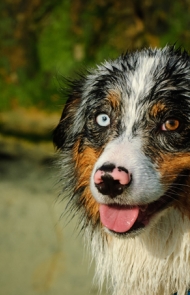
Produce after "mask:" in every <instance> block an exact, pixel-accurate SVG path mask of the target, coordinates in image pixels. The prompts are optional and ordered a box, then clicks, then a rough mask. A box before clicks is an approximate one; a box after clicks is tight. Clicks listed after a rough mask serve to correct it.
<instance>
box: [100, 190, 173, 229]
mask: <svg viewBox="0 0 190 295" xmlns="http://www.w3.org/2000/svg"><path fill="white" fill-rule="evenodd" d="M173 200H174V199H173V198H172V197H171V196H162V197H161V198H160V199H159V200H157V201H154V202H152V203H149V204H146V205H136V206H130V205H116V204H112V205H110V204H109V205H108V204H100V207H99V211H100V220H101V222H102V224H103V225H104V226H105V227H106V228H107V229H109V230H110V231H112V232H114V233H117V234H127V233H131V232H133V231H137V230H140V229H142V228H144V227H146V226H147V225H148V224H149V222H150V220H151V219H152V218H153V217H154V216H155V215H156V214H157V213H158V212H160V211H162V210H164V209H165V208H167V207H168V206H169V204H170V203H171V202H172V201H173Z"/></svg>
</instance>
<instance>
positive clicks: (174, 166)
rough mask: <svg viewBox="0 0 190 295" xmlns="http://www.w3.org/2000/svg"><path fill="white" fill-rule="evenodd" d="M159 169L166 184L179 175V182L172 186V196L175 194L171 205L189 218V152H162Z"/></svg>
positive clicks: (173, 180) (172, 181) (173, 181)
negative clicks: (174, 199)
mask: <svg viewBox="0 0 190 295" xmlns="http://www.w3.org/2000/svg"><path fill="white" fill-rule="evenodd" d="M159 171H160V173H161V175H162V182H163V183H164V184H165V185H166V186H168V184H170V183H175V181H176V179H177V177H179V179H180V181H179V183H178V181H177V182H176V184H175V185H174V187H173V197H174V198H175V195H176V201H175V202H174V203H173V206H174V207H175V208H178V209H179V210H180V211H181V212H182V213H183V214H185V215H186V216H188V218H190V197H189V196H190V186H189V183H190V153H182V152H181V153H177V154H170V153H168V154H162V161H161V163H160V164H159Z"/></svg>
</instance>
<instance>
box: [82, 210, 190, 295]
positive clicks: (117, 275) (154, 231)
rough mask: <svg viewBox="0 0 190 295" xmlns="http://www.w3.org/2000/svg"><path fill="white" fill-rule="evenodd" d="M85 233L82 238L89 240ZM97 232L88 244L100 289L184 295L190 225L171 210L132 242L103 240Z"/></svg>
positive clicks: (115, 293)
mask: <svg viewBox="0 0 190 295" xmlns="http://www.w3.org/2000/svg"><path fill="white" fill-rule="evenodd" d="M89 231H91V228H87V230H86V238H88V237H89ZM102 231H103V229H101V230H100V229H99V230H97V231H96V232H95V233H94V235H93V238H92V241H90V243H89V247H90V249H91V251H92V254H93V257H94V259H95V262H96V279H97V278H98V280H99V284H100V286H102V284H103V281H104V280H105V279H106V281H107V285H108V289H109V290H111V291H112V292H111V293H110V294H112V295H138V294H139V295H172V294H174V293H175V292H176V291H177V292H178V293H177V294H178V295H185V294H186V290H188V288H189V287H190V286H189V276H190V253H189V247H190V223H189V219H188V218H187V217H183V216H182V214H181V213H180V212H179V211H178V210H176V209H174V208H170V209H167V210H165V212H164V215H163V216H162V217H161V218H159V219H158V223H156V224H154V226H152V228H149V229H146V230H145V231H144V232H143V233H141V234H139V235H137V236H136V237H134V238H117V237H114V236H109V235H108V236H107V237H105V235H106V234H105V233H102Z"/></svg>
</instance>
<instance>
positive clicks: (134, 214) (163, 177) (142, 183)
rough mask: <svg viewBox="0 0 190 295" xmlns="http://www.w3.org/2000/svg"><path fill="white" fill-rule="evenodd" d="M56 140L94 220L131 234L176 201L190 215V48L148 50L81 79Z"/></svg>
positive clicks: (78, 200) (68, 185) (68, 178)
mask: <svg viewBox="0 0 190 295" xmlns="http://www.w3.org/2000/svg"><path fill="white" fill-rule="evenodd" d="M54 143H55V145H56V146H57V148H58V149H59V150H60V152H61V153H62V155H63V156H62V158H63V160H62V162H61V163H62V172H61V173H62V178H63V179H64V188H63V190H64V191H65V192H68V193H67V194H68V196H67V197H68V198H69V203H70V204H73V205H72V207H73V206H74V207H75V208H76V210H77V211H78V210H79V209H80V210H81V212H82V214H85V216H86V217H87V218H86V222H87V224H88V223H91V224H92V225H93V226H94V227H95V226H100V227H101V228H104V229H106V231H107V232H108V233H109V234H114V235H118V236H128V235H134V234H137V233H140V232H141V231H142V230H146V228H148V227H149V226H150V225H151V224H153V223H154V222H156V220H158V218H159V216H160V215H161V214H167V208H169V207H170V208H171V207H175V208H178V209H179V210H181V211H182V212H183V214H186V215H188V214H189V213H188V212H190V211H189V209H190V198H189V197H188V193H189V186H188V184H189V169H190V58H189V56H188V54H187V53H186V52H181V51H180V50H175V49H174V48H173V47H172V48H171V47H165V48H164V49H162V50H161V49H154V50H152V49H147V50H142V51H139V52H135V53H131V54H126V55H124V56H121V57H119V58H118V59H116V60H115V61H110V62H105V63H104V64H102V65H100V66H99V67H98V68H97V69H95V70H94V71H92V72H91V73H89V74H88V75H86V76H85V77H82V78H81V79H79V80H77V81H74V82H73V84H72V85H71V89H70V90H69V94H68V101H67V103H66V106H65V109H64V111H63V114H62V117H61V120H60V122H59V124H58V126H57V128H56V129H55V131H54ZM189 215H190V214H189Z"/></svg>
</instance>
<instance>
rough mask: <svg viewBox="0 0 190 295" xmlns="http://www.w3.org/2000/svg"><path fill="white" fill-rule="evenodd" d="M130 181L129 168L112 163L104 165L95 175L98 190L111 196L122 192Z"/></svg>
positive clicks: (113, 196)
mask: <svg viewBox="0 0 190 295" xmlns="http://www.w3.org/2000/svg"><path fill="white" fill-rule="evenodd" d="M130 182H131V176H130V174H129V172H128V170H127V169H125V168H124V167H121V166H118V167H116V166H115V165H114V164H111V163H106V164H104V165H102V166H101V167H100V168H99V169H98V170H97V171H96V173H95V175H94V183H95V186H96V188H97V189H98V191H99V192H100V193H101V194H103V195H108V196H109V197H111V198H115V197H117V196H118V195H120V194H122V193H123V191H124V189H125V188H126V187H128V186H129V184H130Z"/></svg>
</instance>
